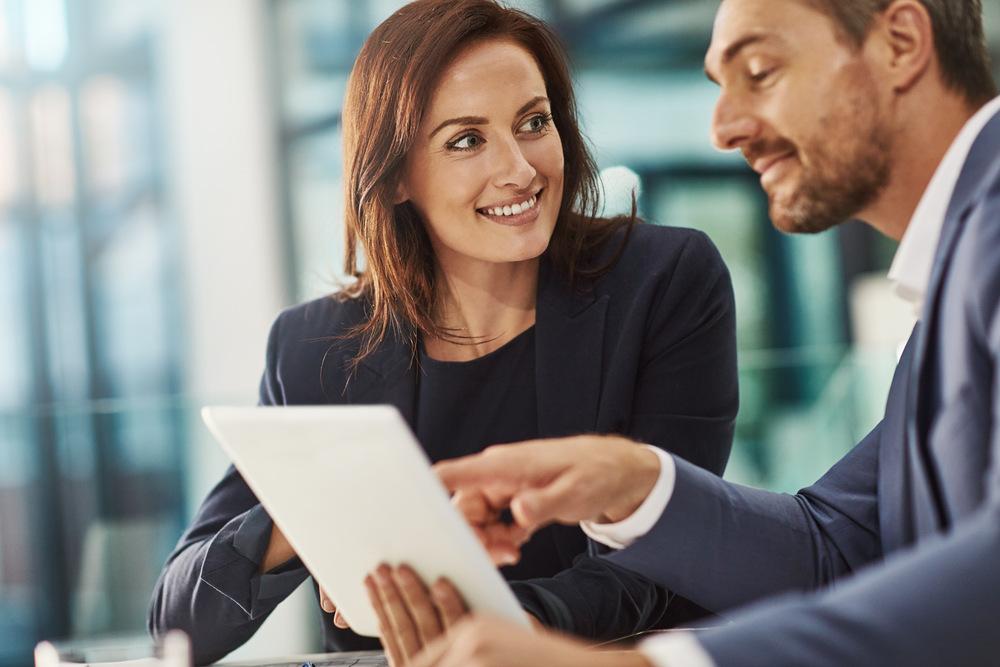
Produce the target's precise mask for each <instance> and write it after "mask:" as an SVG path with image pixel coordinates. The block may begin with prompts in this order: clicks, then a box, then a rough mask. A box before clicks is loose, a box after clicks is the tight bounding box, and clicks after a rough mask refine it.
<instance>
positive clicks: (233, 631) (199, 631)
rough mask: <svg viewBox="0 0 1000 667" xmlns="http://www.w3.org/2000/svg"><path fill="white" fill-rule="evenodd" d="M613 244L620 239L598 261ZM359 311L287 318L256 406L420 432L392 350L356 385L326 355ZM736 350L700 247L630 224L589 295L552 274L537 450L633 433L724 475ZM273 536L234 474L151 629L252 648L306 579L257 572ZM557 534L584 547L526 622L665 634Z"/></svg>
mask: <svg viewBox="0 0 1000 667" xmlns="http://www.w3.org/2000/svg"><path fill="white" fill-rule="evenodd" d="M618 238H619V240H620V237H618ZM619 245H620V243H618V242H616V241H615V240H612V241H611V242H610V243H609V244H608V246H609V247H608V249H606V251H605V253H610V252H613V251H614V250H615V248H616V247H617V246H619ZM606 256H608V255H606ZM364 307H365V303H364V302H363V301H361V300H337V299H334V298H329V297H328V298H324V299H319V300H316V301H312V302H310V303H306V304H303V305H300V306H296V307H293V308H291V309H289V310H287V311H285V312H283V313H282V314H281V315H280V316H279V317H278V319H277V321H276V322H275V323H274V326H273V327H272V330H271V335H270V339H269V341H268V348H267V367H266V371H265V374H264V377H263V380H262V382H261V403H263V404H266V405H311V404H328V403H350V404H372V403H389V404H392V405H394V406H395V407H396V408H398V409H399V411H400V412H401V413H402V415H403V416H404V418H406V420H407V421H408V423H410V424H411V426H412V424H413V418H414V413H415V401H416V396H417V379H418V376H417V373H416V371H415V369H414V367H413V366H412V364H411V350H410V349H409V348H408V347H407V346H406V345H404V344H403V343H402V342H400V341H399V340H395V339H391V340H387V341H386V342H385V343H384V344H383V345H382V346H381V347H380V348H378V350H377V351H376V352H375V353H374V354H372V355H371V356H369V357H367V358H366V359H364V360H363V362H362V363H361V364H360V366H359V367H358V369H357V371H356V373H355V374H354V376H353V377H350V378H349V377H348V373H347V372H346V370H345V369H346V367H347V362H348V361H349V360H350V359H351V358H352V357H353V355H354V353H355V352H356V349H357V346H356V343H353V342H352V343H345V342H344V341H341V342H340V343H339V344H337V343H333V342H331V336H337V335H340V334H343V333H344V332H346V331H348V330H349V329H350V328H351V327H353V326H354V325H356V324H358V323H359V322H361V321H363V318H364V317H365V311H364ZM735 336H736V333H735V315H734V306H733V295H732V285H731V283H730V278H729V274H728V272H727V270H726V268H725V265H724V264H723V262H722V259H721V258H720V256H719V254H718V252H717V251H716V249H715V247H714V246H713V245H712V243H711V242H710V241H709V240H708V238H707V237H706V236H705V235H704V234H702V233H700V232H695V231H692V230H684V229H676V228H668V227H655V226H652V225H637V226H636V227H635V228H634V229H633V231H632V233H631V235H630V237H629V240H628V243H627V244H626V245H625V247H624V249H623V253H622V255H621V257H620V258H619V259H618V261H617V262H616V263H615V265H614V267H613V268H612V270H611V271H610V272H609V273H607V274H606V275H604V276H603V277H602V278H600V279H599V280H597V281H596V282H594V284H593V285H592V286H591V287H590V289H588V290H587V291H585V292H579V291H576V290H573V289H571V288H570V287H569V286H568V285H567V284H566V283H565V282H564V281H563V280H562V279H561V278H560V277H559V276H557V275H555V273H554V272H553V271H552V270H551V267H549V265H548V264H547V263H546V262H544V261H543V262H542V265H541V269H540V276H539V286H538V298H537V309H536V323H535V349H536V361H535V368H536V392H537V401H538V405H537V408H538V410H537V411H538V428H539V436H540V437H555V436H566V435H572V434H581V433H592V432H596V433H622V434H627V435H630V436H632V437H635V438H637V439H640V440H643V441H645V442H649V443H652V444H654V445H657V446H660V447H663V448H665V449H667V450H670V451H672V452H674V453H676V454H677V455H678V456H680V457H682V458H684V459H687V460H688V461H691V462H692V464H693V465H696V466H700V467H701V468H703V469H705V470H707V471H709V474H712V475H720V474H722V471H723V469H724V468H725V464H726V461H727V459H728V456H729V450H730V447H731V443H732V435H733V424H734V420H735V417H736V412H737V403H738V397H737V393H738V392H737V376H736V346H735ZM348 380H350V381H348ZM270 527H271V523H270V519H269V518H268V517H267V514H266V513H265V512H264V511H263V509H262V508H261V507H260V505H259V504H258V503H257V500H256V498H255V497H254V496H253V494H252V492H251V491H250V489H249V488H247V486H246V484H245V483H244V482H243V480H242V478H241V477H240V476H239V474H238V473H237V472H236V471H235V470H233V469H232V468H230V470H229V471H228V472H227V474H226V476H225V478H224V479H223V480H222V481H221V482H220V483H219V485H218V486H217V487H216V488H215V489H214V490H213V491H212V492H211V493H210V494H209V496H208V498H207V499H206V500H205V502H204V504H203V505H202V507H201V509H200V510H199V512H198V515H197V516H196V518H195V519H194V522H193V524H192V526H191V528H190V529H189V530H188V531H187V533H186V534H185V535H184V536H183V537H182V538H181V540H180V542H179V543H178V545H177V547H176V549H175V551H174V553H173V554H172V555H171V556H170V558H169V560H168V562H167V565H166V566H165V568H164V571H163V573H162V574H161V576H160V580H159V582H158V583H157V586H156V590H155V592H154V597H153V602H152V607H151V609H150V615H149V626H150V630H151V631H152V632H153V633H154V634H161V633H163V632H165V631H166V630H167V629H169V628H181V629H183V630H185V631H187V632H188V633H189V634H190V635H191V637H192V640H193V644H194V649H195V656H196V660H197V662H199V663H203V662H210V661H212V660H216V659H218V658H220V657H222V656H223V655H225V654H226V653H228V652H230V651H232V650H233V649H235V648H236V647H238V646H239V645H240V644H242V643H243V642H244V641H246V640H247V639H248V638H249V637H250V636H251V635H252V634H253V632H254V631H255V630H256V629H257V627H259V625H260V624H261V623H262V622H263V620H264V619H265V618H266V617H267V615H268V614H269V613H270V612H271V611H272V610H273V609H274V608H275V606H276V605H277V604H278V603H279V602H280V601H281V600H282V599H283V598H284V597H286V596H287V595H288V594H289V593H291V591H292V590H293V589H294V588H295V587H296V586H298V585H299V584H300V583H301V582H302V581H303V580H304V579H305V578H306V577H307V576H308V573H307V572H306V570H305V568H304V567H303V566H302V565H301V563H300V562H298V560H297V559H295V560H293V561H292V562H290V563H288V564H286V565H285V566H283V567H281V568H279V569H278V570H277V571H272V572H269V573H267V574H264V575H260V574H258V573H257V569H258V566H259V563H260V562H261V560H262V555H263V553H264V550H265V548H266V545H267V540H268V537H269V535H270ZM559 529H560V530H565V531H568V533H570V534H572V535H574V536H576V537H575V540H576V541H574V542H572V543H573V544H576V545H578V546H577V547H576V548H575V549H574V552H573V553H566V554H561V555H560V556H561V558H562V560H563V561H564V562H566V563H567V565H569V564H570V563H572V564H573V565H572V567H570V568H568V569H567V570H565V571H564V572H562V573H560V574H558V575H557V576H555V577H554V578H551V579H536V580H532V581H529V582H517V583H514V584H513V587H514V590H515V593H516V594H517V596H518V598H519V599H520V600H521V603H522V604H523V605H524V606H525V608H527V609H528V610H529V611H531V612H532V613H533V614H535V615H536V616H537V617H539V618H540V619H541V620H542V621H543V622H545V623H547V624H549V625H552V626H555V627H559V628H562V629H564V630H567V631H571V632H575V633H577V634H580V635H583V636H587V637H592V638H598V639H611V638H615V637H620V636H624V635H627V634H631V633H633V632H637V631H640V630H644V629H648V628H650V627H654V626H656V625H657V624H659V623H662V622H664V621H663V616H664V611H665V609H666V606H667V603H668V601H669V594H668V593H667V592H666V591H664V590H663V589H662V588H660V587H658V586H656V585H654V584H652V583H651V582H649V581H648V580H647V579H646V578H644V577H642V576H640V575H636V574H634V573H631V572H629V571H628V570H625V569H623V568H620V567H618V566H616V565H614V564H612V563H609V562H608V561H606V560H604V559H602V558H598V557H597V555H596V553H595V554H592V555H591V554H587V553H586V551H587V542H586V539H585V538H584V537H583V533H582V532H581V531H580V530H579V528H577V527H560V528H559ZM574 557H577V558H576V561H575V562H574V561H573V559H574ZM678 606H682V605H674V606H673V607H672V609H674V608H676V607H678ZM317 610H319V607H318V605H317ZM320 613H321V612H320ZM318 615H319V614H318ZM323 632H324V634H325V641H326V647H327V648H328V649H333V648H339V649H342V650H344V649H352V648H360V647H366V646H370V645H371V644H370V643H366V641H364V640H363V639H362V638H360V637H358V636H357V635H354V634H353V633H347V632H344V631H340V630H337V629H335V628H334V627H333V625H332V623H331V618H330V617H329V615H324V619H323ZM369 641H370V640H369Z"/></svg>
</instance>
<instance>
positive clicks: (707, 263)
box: [612, 223, 725, 277]
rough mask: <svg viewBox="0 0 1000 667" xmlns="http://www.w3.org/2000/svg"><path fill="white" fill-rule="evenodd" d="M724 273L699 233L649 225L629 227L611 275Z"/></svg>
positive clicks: (715, 251) (711, 246)
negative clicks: (629, 230)
mask: <svg viewBox="0 0 1000 667" xmlns="http://www.w3.org/2000/svg"><path fill="white" fill-rule="evenodd" d="M678 271H680V272H681V273H687V272H692V271H693V272H695V273H699V274H706V273H716V274H720V273H722V272H725V264H724V262H723V261H722V256H721V255H720V254H719V251H718V249H717V248H716V247H715V244H714V243H712V240H711V239H710V238H709V237H708V235H707V234H705V233H704V232H702V231H699V230H696V229H688V228H685V227H667V226H664V225H654V224H651V223H642V224H637V225H635V227H633V228H632V231H631V233H630V235H629V238H628V241H627V242H626V244H625V247H624V248H623V249H622V254H621V257H620V258H619V260H618V262H617V263H616V265H615V267H614V269H613V270H612V273H617V274H638V275H644V276H647V277H649V276H662V275H664V274H666V275H672V274H674V273H675V272H678Z"/></svg>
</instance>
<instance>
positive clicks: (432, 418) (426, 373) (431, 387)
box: [416, 327, 555, 574]
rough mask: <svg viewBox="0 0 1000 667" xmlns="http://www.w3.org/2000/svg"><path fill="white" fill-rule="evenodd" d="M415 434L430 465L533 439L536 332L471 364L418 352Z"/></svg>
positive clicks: (530, 331) (535, 428)
mask: <svg viewBox="0 0 1000 667" xmlns="http://www.w3.org/2000/svg"><path fill="white" fill-rule="evenodd" d="M416 431H417V440H419V441H420V444H421V445H423V447H424V450H425V451H426V452H427V456H429V457H430V459H431V461H432V462H434V463H437V462H438V461H441V460H443V459H452V458H455V457H458V456H465V455H466V454H475V453H476V452H480V451H482V450H483V449H485V448H486V447H488V446H489V445H496V444H498V443H503V442H519V441H521V440H531V439H533V438H537V437H538V407H537V403H536V399H535V328H534V327H531V328H530V329H528V330H527V331H524V332H522V333H521V334H520V335H518V336H516V337H515V338H514V339H512V340H510V341H508V342H507V343H506V344H505V345H504V346H503V347H501V348H499V349H497V350H494V351H493V352H490V353H489V354H487V355H484V356H482V357H479V358H478V359H473V360H472V361H438V360H437V359H432V358H430V357H429V356H427V353H426V352H424V351H423V350H421V353H420V371H419V374H418V377H417V423H416ZM551 574H555V573H551Z"/></svg>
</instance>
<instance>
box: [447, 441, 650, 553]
mask: <svg viewBox="0 0 1000 667" xmlns="http://www.w3.org/2000/svg"><path fill="white" fill-rule="evenodd" d="M434 469H435V470H436V471H437V474H438V476H439V477H440V478H441V481H442V482H443V483H444V485H445V486H446V487H447V488H448V489H450V490H451V491H454V492H455V497H454V503H455V505H456V506H457V507H458V508H459V509H460V510H461V511H462V513H463V514H464V515H465V516H466V519H467V520H468V521H469V523H470V524H471V525H472V527H473V528H474V529H475V530H476V533H477V535H478V536H479V538H480V541H482V542H483V545H484V546H485V547H486V549H487V550H488V551H489V552H490V555H491V556H492V557H493V560H494V562H496V563H498V564H501V565H506V564H509V563H511V562H513V561H514V560H516V557H517V554H519V552H520V551H519V550H520V546H521V544H523V543H524V542H525V541H526V540H527V538H528V537H530V535H531V533H533V532H534V531H536V530H538V529H539V528H541V527H542V526H545V525H547V524H549V523H553V522H559V523H566V524H575V523H579V522H580V521H587V520H589V521H599V522H615V521H621V520H622V519H624V518H626V517H628V516H629V515H631V514H632V513H633V512H635V510H636V509H638V507H639V505H641V504H642V501H643V500H645V499H646V496H648V495H649V492H650V491H651V490H652V488H653V486H654V485H655V484H656V480H657V479H658V478H659V475H660V460H659V458H658V457H657V456H656V454H654V453H653V452H651V451H649V450H648V449H647V448H645V447H642V446H639V445H637V444H636V443H634V442H632V441H630V440H627V439H625V438H622V437H618V436H598V435H585V436H577V437H572V438H562V439H554V440H534V441H531V442H525V443H520V444H514V445H498V446H494V447H489V448H487V449H485V450H484V451H483V452H481V453H480V454H475V455H473V456H467V457H463V458H460V459H453V460H450V461H442V462H440V463H438V464H437V465H435V466H434ZM508 507H509V508H510V510H511V514H512V515H513V518H514V521H515V523H516V525H514V526H511V525H508V524H506V523H505V522H504V521H503V520H502V512H503V510H504V509H506V508H508Z"/></svg>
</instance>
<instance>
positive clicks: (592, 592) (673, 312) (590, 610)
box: [515, 232, 739, 640]
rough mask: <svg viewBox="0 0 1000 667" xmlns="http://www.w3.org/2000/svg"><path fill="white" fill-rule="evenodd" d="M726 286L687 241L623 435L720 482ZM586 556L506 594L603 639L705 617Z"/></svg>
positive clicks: (700, 244) (733, 408)
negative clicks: (553, 573) (657, 449)
mask: <svg viewBox="0 0 1000 667" xmlns="http://www.w3.org/2000/svg"><path fill="white" fill-rule="evenodd" d="M733 301H734V300H733V290H732V283H731V281H730V277H729V273H728V271H727V269H726V267H725V264H724V263H723V261H722V258H721V257H720V256H719V253H718V251H717V250H716V249H715V246H714V245H713V244H712V243H711V241H709V239H708V237H707V236H705V235H704V234H701V233H700V232H698V233H693V234H692V235H691V236H689V237H688V238H687V240H686V245H685V246H684V248H683V249H682V250H681V251H680V255H679V258H678V260H677V262H676V264H675V265H674V268H673V270H672V271H671V272H670V273H669V274H668V275H666V276H664V278H663V280H662V282H661V284H660V291H659V293H658V294H657V295H656V297H655V300H654V305H653V307H652V308H651V310H650V313H649V316H648V318H647V321H646V328H645V332H644V338H643V345H642V351H641V358H640V360H639V373H638V376H637V381H636V387H635V394H634V396H633V400H632V414H631V419H630V424H629V426H628V429H627V434H628V435H629V436H631V437H633V438H634V439H636V440H639V441H642V442H645V443H649V444H651V445H654V446H657V447H661V448H663V449H665V450H667V451H670V452H673V453H675V454H677V455H678V456H679V457H681V458H683V459H685V460H686V461H689V462H690V463H691V464H692V467H697V469H699V470H701V471H702V472H704V473H705V475H707V476H712V477H714V476H717V475H721V474H722V472H723V471H724V469H725V466H726V462H727V460H728V458H729V451H730V448H731V447H732V438H733V427H734V422H735V419H736V412H737V409H738V403H739V398H738V389H737V387H738V383H737V369H736V324H735V306H734V302H733ZM605 550H606V547H603V546H602V545H598V544H597V543H593V542H592V543H591V547H590V553H589V554H587V555H584V556H581V557H579V558H578V559H577V560H576V562H575V563H574V566H573V567H572V568H570V569H568V570H566V571H564V572H562V573H560V574H559V575H557V576H556V577H554V578H552V579H548V580H533V581H531V582H526V583H521V584H518V585H517V586H516V587H515V592H516V593H517V594H518V595H519V597H520V598H521V600H522V603H523V604H524V605H525V607H526V608H527V609H528V610H529V611H531V612H532V613H534V614H535V615H537V616H539V617H540V618H541V619H542V621H543V622H545V623H546V624H548V625H551V626H553V627H556V628H559V629H562V630H565V631H568V632H572V633H574V634H577V635H580V636H583V637H587V638H591V639H597V640H610V639H616V638H620V637H624V636H627V635H631V634H634V633H637V632H642V631H645V630H649V629H650V628H654V627H665V626H670V625H676V624H678V623H681V622H684V621H687V620H691V618H692V616H698V615H701V614H704V613H705V612H704V611H703V610H700V609H697V608H695V607H694V606H693V605H692V604H690V603H689V602H687V601H684V600H681V599H679V598H678V597H677V596H675V595H674V594H673V593H672V592H671V591H668V590H667V589H665V588H663V587H662V586H660V585H658V584H657V583H654V580H653V578H652V577H649V576H647V575H646V574H644V573H642V572H637V571H635V570H634V569H626V568H623V567H621V566H620V565H619V564H617V563H614V562H612V561H608V560H606V559H605V558H603V557H602V556H601V555H600V554H601V553H603V552H604V551H605Z"/></svg>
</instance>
